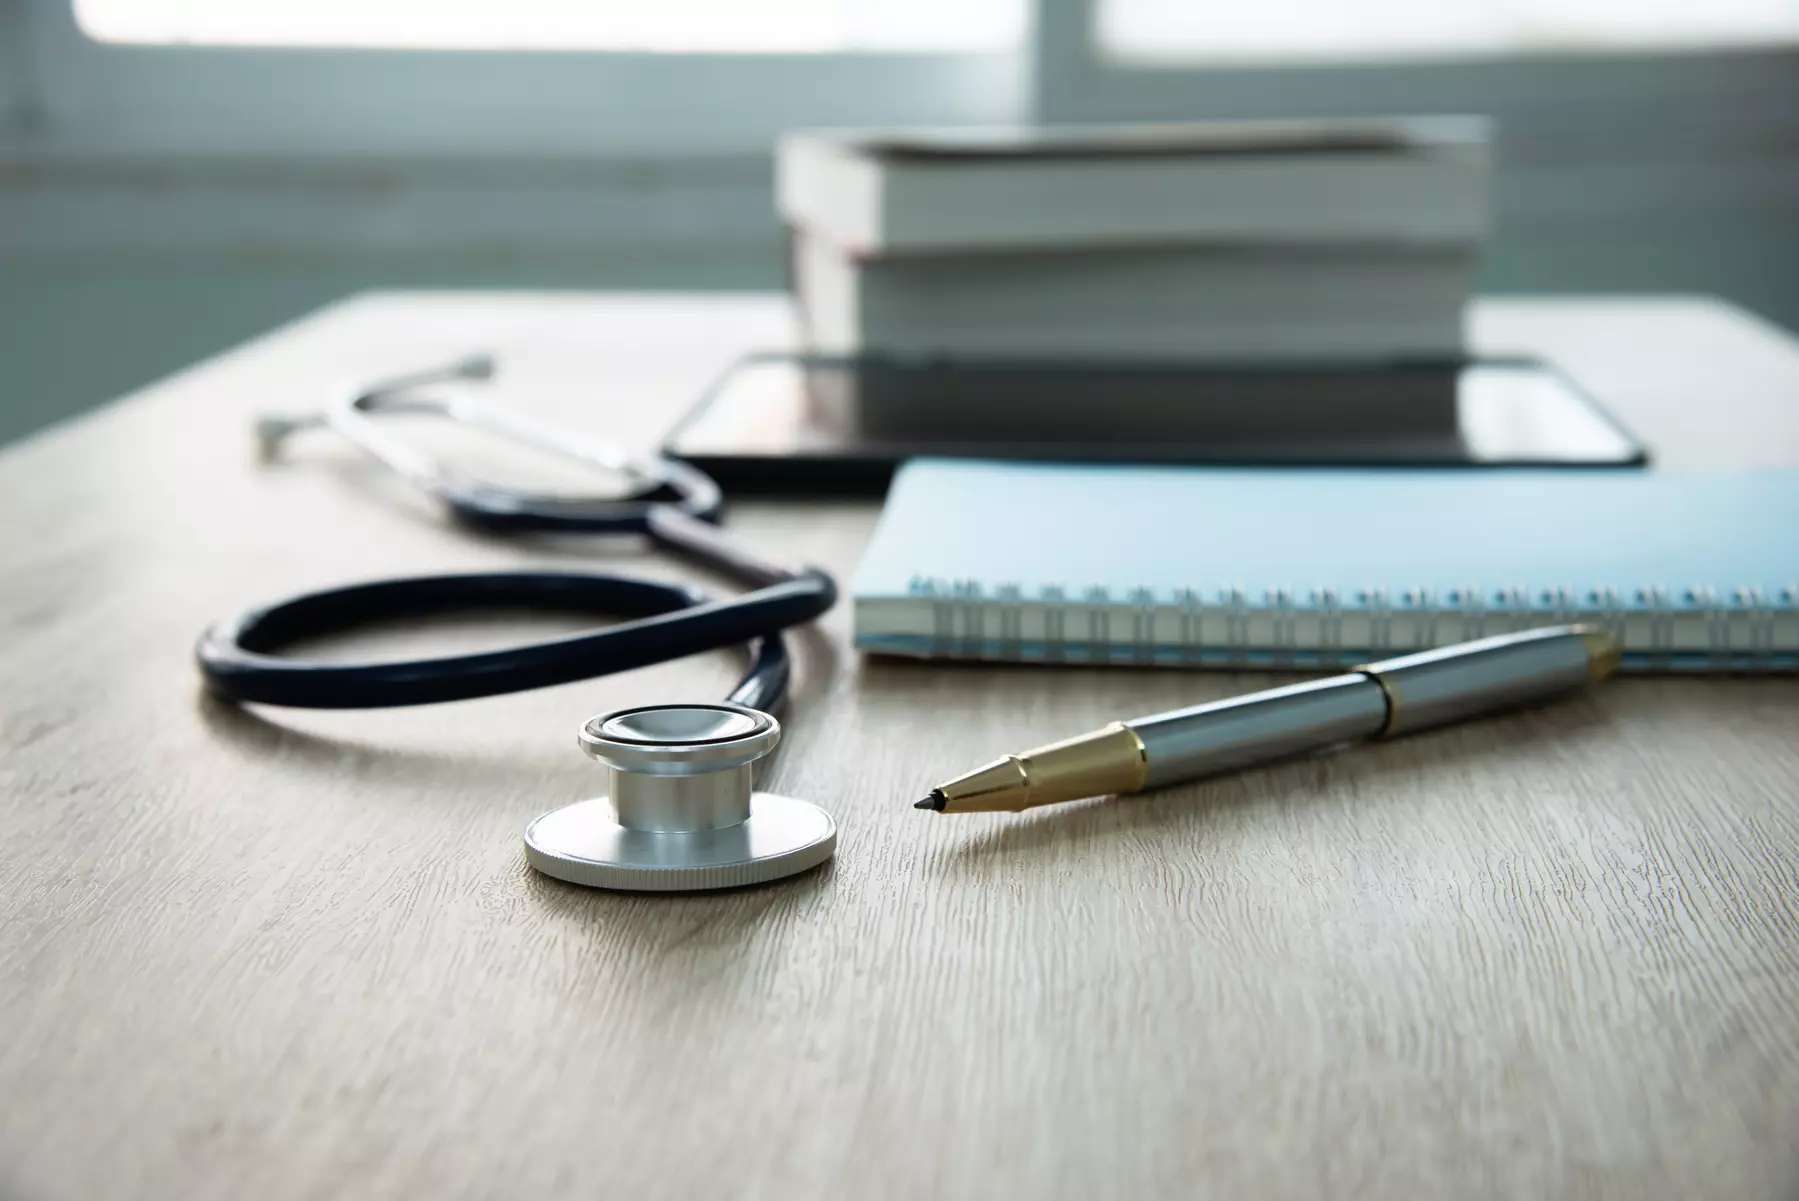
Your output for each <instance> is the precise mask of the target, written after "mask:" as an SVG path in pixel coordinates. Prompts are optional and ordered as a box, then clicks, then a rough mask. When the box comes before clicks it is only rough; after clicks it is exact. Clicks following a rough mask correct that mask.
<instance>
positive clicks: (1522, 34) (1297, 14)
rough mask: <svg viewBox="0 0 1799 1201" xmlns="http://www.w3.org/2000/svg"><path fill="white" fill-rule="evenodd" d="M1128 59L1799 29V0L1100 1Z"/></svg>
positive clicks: (1383, 55) (1712, 41)
mask: <svg viewBox="0 0 1799 1201" xmlns="http://www.w3.org/2000/svg"><path fill="white" fill-rule="evenodd" d="M1093 22H1094V26H1095V29H1094V32H1095V34H1096V40H1097V43H1098V49H1099V51H1100V53H1101V54H1102V55H1103V56H1105V57H1106V58H1109V59H1111V60H1114V61H1117V62H1120V63H1121V64H1131V65H1143V66H1154V65H1180V64H1206V63H1219V64H1229V63H1233V62H1265V63H1281V62H1286V63H1303V62H1305V61H1308V60H1311V61H1337V62H1343V61H1354V60H1369V61H1379V60H1395V59H1408V58H1413V59H1416V58H1454V57H1471V56H1501V55H1507V54H1519V53H1532V54H1536V53H1544V52H1547V53H1562V52H1565V53H1579V52H1608V51H1632V50H1638V51H1640V50H1658V49H1680V48H1689V47H1691V48H1698V47H1728V46H1738V45H1756V44H1763V43H1766V42H1769V41H1793V40H1796V39H1799V0H1356V2H1354V3H1348V2H1345V0H1216V2H1214V0H1097V4H1096V6H1095V10H1094V18H1093Z"/></svg>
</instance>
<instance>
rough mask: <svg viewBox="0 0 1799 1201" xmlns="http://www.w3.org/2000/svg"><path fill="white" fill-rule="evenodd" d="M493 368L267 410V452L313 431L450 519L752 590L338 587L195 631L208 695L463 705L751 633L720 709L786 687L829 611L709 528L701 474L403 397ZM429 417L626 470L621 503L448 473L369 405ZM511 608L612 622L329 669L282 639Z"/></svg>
mask: <svg viewBox="0 0 1799 1201" xmlns="http://www.w3.org/2000/svg"><path fill="white" fill-rule="evenodd" d="M491 371H492V365H491V362H490V361H488V360H486V359H481V358H476V359H470V360H464V361H463V362H461V363H458V364H455V365H452V366H451V367H450V368H447V369H444V370H441V371H432V372H423V373H419V374H416V375H412V376H407V377H402V378H400V379H397V380H391V381H387V382H385V383H383V384H380V385H377V386H375V387H373V388H369V389H365V390H364V391H362V392H361V393H359V394H356V395H354V396H352V397H350V398H349V399H347V400H345V401H340V402H338V403H337V404H335V405H333V406H330V407H328V408H327V409H326V410H325V412H324V413H323V414H321V415H320V416H318V417H316V418H309V419H304V420H290V419H265V420H263V421H262V422H259V424H258V433H259V436H260V438H261V440H262V445H263V450H264V453H265V454H270V453H273V451H274V450H275V449H276V448H278V446H279V445H280V443H281V441H282V439H283V438H285V437H286V436H287V435H288V434H289V433H292V432H294V431H296V430H299V429H304V428H308V427H310V426H314V425H321V424H322V425H328V426H330V427H332V428H334V429H336V430H337V431H338V432H340V433H342V434H344V435H345V436H346V437H348V438H350V439H351V440H352V441H353V442H355V443H356V444H357V445H358V446H360V447H361V448H362V449H363V450H365V451H366V452H368V453H369V454H371V455H372V456H374V457H375V458H376V459H378V460H380V461H381V462H382V463H384V464H385V465H387V466H388V467H389V468H391V469H393V470H394V471H396V472H398V473H399V474H401V475H402V476H404V477H405V478H407V479H408V480H409V481H411V482H412V483H414V484H415V485H417V486H418V487H420V488H422V489H424V490H425V491H426V492H428V493H429V494H431V495H432V496H433V497H434V498H436V499H437V500H438V501H439V502H440V503H441V504H442V505H443V507H444V508H445V510H446V512H447V513H448V514H449V515H450V516H451V517H452V518H453V519H454V520H456V521H457V522H458V523H460V524H463V525H467V526H470V527H472V528H476V529H480V530H484V531H489V532H496V533H512V532H557V533H593V534H639V535H644V536H647V537H649V538H650V539H651V540H652V541H653V542H654V543H655V544H657V545H658V546H660V547H662V548H664V549H667V550H670V551H673V552H675V553H677V554H680V555H682V556H683V557H685V558H687V559H689V560H691V561H693V562H695V563H697V564H699V565H701V566H703V567H706V568H709V569H711V570H714V571H717V572H719V573H720V574H722V575H725V576H727V577H729V578H731V579H734V580H737V581H739V582H741V583H743V584H744V585H746V586H748V587H750V588H752V589H753V590H752V591H750V592H748V593H745V594H743V595H741V596H735V597H731V598H728V599H714V598H710V597H707V596H705V595H704V594H702V593H699V592H697V591H695V590H693V589H689V588H685V587H682V586H680V585H677V584H668V583H662V582H659V581H654V580H646V579H640V578H636V577H632V576H624V575H614V574H605V573H597V572H489V573H475V574H461V575H438V576H419V577H411V578H404V579H391V580H380V581H375V582H372V583H364V584H353V585H350V586H347V587H342V588H333V589H329V590H325V591H321V592H313V593H308V594H306V595H303V596H296V597H292V598H290V599H288V600H285V601H281V602H279V603H277V604H273V605H270V606H267V607H264V608H258V609H254V610H251V611H249V612H247V613H244V614H242V615H240V616H238V617H236V618H233V619H231V620H228V621H224V622H220V623H218V624H216V625H214V626H213V627H212V628H210V629H208V630H207V631H206V632H205V634H203V635H202V636H201V638H200V641H199V644H198V646H197V647H196V657H197V659H198V662H199V667H200V671H201V674H202V676H203V677H204V678H205V680H206V684H207V686H208V688H209V689H210V690H211V691H212V692H213V693H215V694H216V695H218V696H221V697H223V698H226V699H228V700H231V701H234V702H242V703H258V704H268V705H284V706H289V707H295V708H311V709H371V708H385V707H392V706H400V705H423V704H434V703H437V702H442V701H455V700H466V699H470V698H473V697H480V696H492V695H496V694H499V693H506V692H517V691H521V690H524V689H530V688H543V687H548V686H550V685H553V684H563V683H568V682H570V681H574V680H581V679H589V678H592V677H595V676H601V675H608V674H611V673H613V672H618V671H626V670H629V669H631V668H634V667H644V666H648V665H650V664H653V663H661V662H665V661H667V660H670V659H677V658H682V657H684V656H687V655H692V654H697V653H699V652H702V651H709V650H715V649H718V648H720V647H726V646H732V645H736V644H738V643H746V642H747V643H749V644H750V647H751V664H750V668H749V671H748V673H747V674H746V675H745V676H744V677H743V679H742V680H741V681H740V682H739V683H738V685H737V687H736V688H735V689H734V690H733V691H732V693H731V695H730V697H729V701H730V702H731V703H733V704H738V705H743V706H745V707H747V708H751V709H760V710H769V709H772V708H774V707H775V706H777V705H778V704H779V703H780V701H781V699H782V697H783V696H784V695H785V692H786V688H787V681H788V676H789V664H788V658H787V654H786V650H785V648H784V646H783V644H782V640H781V637H780V633H781V631H782V630H784V629H786V628H787V627H789V626H793V625H798V624H800V623H802V622H806V621H810V620H812V619H813V618H816V617H818V616H819V615H821V614H823V613H824V612H825V611H826V610H828V609H830V607H831V606H832V605H833V604H835V603H836V599H837V587H836V584H835V582H834V581H833V580H832V579H831V577H830V576H829V575H827V574H826V573H824V572H823V571H819V570H817V569H792V568H788V567H784V566H780V565H777V564H773V563H770V562H768V561H767V560H765V559H763V558H761V557H759V556H757V555H755V554H753V553H751V552H749V551H748V550H746V549H745V548H743V547H741V546H739V545H738V544H736V543H734V542H732V541H731V540H729V539H728V538H726V537H725V536H724V535H723V533H722V532H721V531H720V530H719V529H718V528H717V526H716V525H714V524H712V523H713V522H715V521H716V520H717V518H718V516H719V513H720V510H721V508H722V499H723V498H722V496H721V494H720V493H719V490H718V487H717V485H716V484H715V483H714V482H713V481H712V480H711V479H710V478H709V477H708V476H706V475H705V474H704V473H702V472H699V471H697V470H695V469H694V468H692V467H689V466H687V465H686V464H683V463H676V462H673V461H670V460H666V459H638V458H633V457H630V456H625V455H620V454H617V453H615V452H612V451H610V450H609V449H608V448H604V447H600V446H598V445H596V444H593V443H588V442H584V441H582V440H580V439H578V438H576V437H574V436H572V435H569V434H567V433H565V432H562V431H557V430H552V429H550V428H549V427H545V426H541V425H539V424H537V423H535V422H532V421H530V420H528V419H526V418H522V417H520V416H518V415H516V414H510V413H506V412H504V411H501V410H496V409H491V408H488V407H486V406H482V405H478V404H475V403H474V402H472V401H468V400H461V399H459V400H453V401H447V400H439V399H436V398H430V397H424V396H420V395H418V394H417V389H419V388H422V387H427V386H430V385H432V384H438V383H443V382H447V381H451V380H467V379H481V378H486V377H487V375H489V374H491ZM394 411H401V412H414V413H419V412H423V413H432V414H436V415H439V416H444V417H448V418H451V419H453V420H458V421H463V422H466V423H469V424H472V425H475V426H477V427H479V428H483V429H485V430H487V431H488V432H490V433H495V434H499V435H501V436H504V437H507V438H510V439H512V440H513V441H518V442H523V443H526V444H528V445H531V446H534V447H536V448H537V449H540V450H545V451H549V452H552V453H557V454H561V455H563V456H565V457H570V458H573V459H575V460H577V461H579V462H581V463H583V464H584V465H587V466H590V467H597V468H604V469H606V470H609V471H614V472H617V473H620V474H623V475H625V476H626V477H627V478H629V479H630V480H631V481H632V489H631V490H630V491H629V492H627V493H625V494H623V495H617V494H612V495H606V496H568V495H561V494H548V493H545V494H537V493H529V492H522V491H519V490H516V489H510V488H505V487H501V486H499V485H496V484H493V483H491V482H489V481H486V480H482V479H478V478H476V477H473V476H470V475H467V474H465V473H462V472H459V471H455V470H453V469H450V468H448V467H446V466H444V465H442V464H440V463H438V462H436V461H435V460H433V459H431V458H429V457H428V456H426V455H425V454H423V453H422V452H420V451H419V450H418V449H417V448H416V447H413V446H411V445H410V444H408V443H405V442H403V441H401V440H400V439H397V438H395V437H393V436H392V435H391V434H390V433H389V432H388V431H386V430H383V429H381V428H379V426H378V424H377V423H376V422H375V421H373V420H372V419H371V417H372V415H373V414H375V413H380V412H394ZM521 608H529V609H543V610H548V611H556V612H572V613H583V614H593V615H595V616H607V617H623V618H626V619H627V620H626V621H624V622H623V623H622V624H617V625H611V626H607V627H605V628H601V629H596V630H592V631H587V632H583V633H579V634H573V635H567V636H563V637H558V638H552V639H547V640H544V641H539V642H532V643H527V644H524V645H520V646H515V647H508V648H505V649H502V650H495V651H483V652H478V653H474V654H467V655H450V656H438V657H433V658H425V659H412V660H404V661H383V662H373V663H342V662H338V661H330V662H326V661H316V660H308V659H297V658H290V657H287V656H284V655H281V654H278V653H277V652H279V651H280V650H282V649H283V648H284V647H287V646H290V645H293V644H295V643H298V642H301V641H304V640H308V639H312V638H317V637H320V636H323V635H327V634H335V633H342V632H345V631H348V630H351V629H354V628H357V627H359V626H363V625H366V624H369V623H372V622H385V621H390V620H393V619H396V618H412V617H424V616H428V615H435V614H442V613H450V612H468V611H479V610H483V609H496V610H497V609H511V610H518V609H521Z"/></svg>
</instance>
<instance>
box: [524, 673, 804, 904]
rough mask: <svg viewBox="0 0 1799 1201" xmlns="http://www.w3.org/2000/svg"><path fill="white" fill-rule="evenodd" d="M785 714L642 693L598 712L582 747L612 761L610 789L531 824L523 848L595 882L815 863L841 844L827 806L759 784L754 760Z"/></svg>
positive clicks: (553, 867) (664, 880) (643, 882)
mask: <svg viewBox="0 0 1799 1201" xmlns="http://www.w3.org/2000/svg"><path fill="white" fill-rule="evenodd" d="M780 740H781V725H780V723H779V722H777V721H776V720H775V719H774V718H773V717H771V716H769V715H768V714H766V713H763V712H762V711H760V710H758V709H748V708H745V707H744V706H742V705H733V704H724V703H721V704H691V705H644V706H640V707H638V708H634V709H620V710H619V711H618V712H616V713H607V714H602V715H601V716H599V717H595V718H592V719H591V720H589V721H588V722H587V723H586V724H585V725H583V726H582V727H581V734H580V741H581V749H582V750H583V751H585V752H587V754H588V755H589V756H590V757H592V758H594V759H598V760H599V761H600V762H601V763H604V764H605V765H606V766H607V767H608V768H609V769H610V772H609V774H610V776H611V783H612V787H611V790H610V792H609V794H608V795H607V796H604V797H600V798H598V799H595V800H591V801H582V802H580V803H578V804H574V805H569V806H566V807H565V808H562V809H556V810H553V811H552V812H549V813H546V814H544V815H543V816H542V817H539V818H538V819H537V820H536V821H534V822H532V823H531V824H530V825H529V826H527V827H526V828H525V858H526V860H527V861H528V862H529V863H530V864H531V866H532V867H534V868H536V869H537V870H538V871H540V872H543V873H544V874H545V875H548V876H554V877H556V878H557V879H559V880H567V881H568V882H569V883H571V884H585V885H588V886H589V887H594V888H616V889H628V890H632V891H655V892H667V891H677V890H689V889H707V888H732V887H735V886H738V885H743V884H760V883H762V882H764V881H768V880H778V879H780V878H781V877H783V876H791V875H794V874H795V873H797V872H803V871H805V870H806V869H807V868H811V867H816V866H817V865H819V864H820V863H823V862H824V861H825V860H826V859H829V858H830V857H831V854H832V852H834V851H835V850H836V848H837V826H836V824H835V823H834V822H833V821H832V820H831V816H830V814H828V813H826V812H825V811H824V810H823V809H820V808H819V807H818V806H817V805H813V804H811V803H809V802H807V801H799V800H795V799H794V798H792V797H785V796H777V795H775V794H774V793H770V792H756V791H754V790H753V785H752V783H751V775H750V773H751V765H752V764H754V763H755V762H756V760H758V759H760V758H762V757H763V756H764V755H766V754H768V753H769V752H770V751H772V750H773V749H774V748H775V744H776V743H778V742H780Z"/></svg>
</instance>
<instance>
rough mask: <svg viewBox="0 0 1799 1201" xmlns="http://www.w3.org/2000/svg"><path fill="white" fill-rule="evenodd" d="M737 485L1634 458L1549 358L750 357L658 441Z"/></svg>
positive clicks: (830, 488) (837, 490) (1635, 461)
mask: <svg viewBox="0 0 1799 1201" xmlns="http://www.w3.org/2000/svg"><path fill="white" fill-rule="evenodd" d="M662 449H663V453H665V454H667V455H670V456H671V457H674V458H678V459H681V460H684V461H686V462H688V463H691V464H693V465H694V466H695V467H698V468H699V469H701V470H702V471H705V472H706V473H708V474H709V475H711V476H713V477H714V478H715V479H717V480H718V482H719V483H720V485H721V486H723V487H724V488H725V490H726V491H728V492H731V493H736V494H764V495H769V494H790V495H791V494H800V495H806V494H833V495H854V494H872V495H878V494H880V493H881V492H882V491H884V490H885V488H886V486H887V481H888V479H889V477H890V476H891V475H892V473H893V469H894V467H895V466H896V465H897V464H899V463H901V462H903V461H905V460H906V459H909V458H913V457H915V456H919V455H933V456H949V457H971V458H985V459H1032V460H1040V461H1043V460H1046V461H1084V462H1141V463H1208V464H1226V463H1228V464H1238V465H1247V464H1281V465H1289V466H1291V465H1296V464H1314V465H1335V466H1342V465H1356V464H1366V465H1370V466H1374V465H1379V466H1404V465H1414V466H1423V467H1445V466H1460V467H1471V468H1474V467H1483V468H1484V467H1521V466H1529V467H1546V466H1557V467H1640V466H1642V465H1644V464H1645V463H1646V462H1647V461H1648V456H1647V455H1646V453H1645V451H1644V449H1643V447H1642V445H1641V444H1640V443H1639V442H1638V441H1637V440H1636V439H1635V438H1634V437H1633V436H1632V435H1631V434H1630V433H1629V432H1628V431H1627V430H1625V429H1624V427H1622V426H1621V425H1619V424H1618V422H1617V421H1615V420H1614V419H1613V418H1612V417H1611V416H1610V415H1609V414H1607V413H1606V412H1605V410H1604V409H1603V408H1601V407H1600V405H1599V404H1598V403H1597V402H1596V401H1594V400H1593V398H1591V397H1590V396H1588V395H1587V394H1586V393H1585V392H1583V391H1582V390H1581V389H1580V388H1578V387H1577V386H1576V385H1575V384H1574V383H1573V381H1571V380H1570V379H1568V378H1567V377H1566V376H1565V375H1563V374H1562V373H1560V372H1559V371H1557V370H1555V369H1554V368H1553V367H1551V366H1550V365H1548V364H1547V363H1544V362H1542V361H1540V360H1535V359H1523V358H1496V359H1478V360H1466V361H1454V362H1435V361H1405V362H1393V363H1382V364H1372V365H1371V364H1366V363H1358V364H1306V365H1281V366H1264V365H1220V366H1211V365H1208V366H1203V367H1198V366H1191V365H1156V364H1129V365H1120V364H1080V363H1074V364H1070V363H1058V364H1053V365H1052V364H1042V363H1031V364H1025V363H1003V362H981V363H971V362H954V363H951V362H905V361H896V360H878V359H829V358H816V357H808V356H800V355H752V356H750V357H747V358H745V359H742V360H740V361H739V362H738V363H736V364H735V365H734V366H733V367H732V368H731V369H730V370H729V371H728V372H726V374H725V375H724V377H723V378H721V379H720V380H718V381H717V382H716V383H715V384H714V385H713V386H712V387H711V388H709V389H708V390H707V391H706V393H705V394H704V395H703V396H702V397H701V398H700V400H699V402H698V403H697V404H696V405H695V406H694V408H693V410H692V411H691V412H689V413H688V414H687V415H686V416H685V417H684V418H683V419H682V420H681V422H680V423H679V424H678V425H677V426H676V427H675V429H674V430H673V431H672V432H671V433H670V434H669V436H668V438H667V440H666V442H665V443H664V445H663V448H662Z"/></svg>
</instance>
